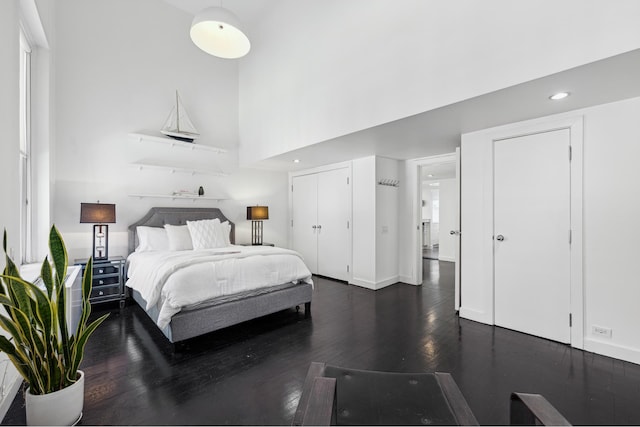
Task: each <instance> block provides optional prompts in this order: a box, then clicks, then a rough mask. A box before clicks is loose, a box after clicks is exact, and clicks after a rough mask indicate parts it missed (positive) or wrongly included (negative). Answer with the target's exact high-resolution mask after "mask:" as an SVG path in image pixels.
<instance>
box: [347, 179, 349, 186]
mask: <svg viewBox="0 0 640 427" xmlns="http://www.w3.org/2000/svg"><path fill="white" fill-rule="evenodd" d="M347 185H349V177H347Z"/></svg>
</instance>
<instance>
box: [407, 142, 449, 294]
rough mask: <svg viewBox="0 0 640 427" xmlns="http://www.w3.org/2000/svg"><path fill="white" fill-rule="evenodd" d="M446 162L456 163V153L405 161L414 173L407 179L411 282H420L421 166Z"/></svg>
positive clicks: (411, 172)
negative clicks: (409, 203)
mask: <svg viewBox="0 0 640 427" xmlns="http://www.w3.org/2000/svg"><path fill="white" fill-rule="evenodd" d="M446 163H454V164H455V163H456V153H455V152H453V153H447V154H440V155H437V156H431V157H421V158H418V159H411V160H409V161H407V169H409V170H408V171H407V172H408V173H409V174H414V173H415V177H412V178H413V179H407V186H408V187H409V188H408V189H407V191H408V193H407V194H411V195H412V196H411V199H412V202H413V203H412V208H411V223H410V227H411V230H412V233H411V241H410V242H409V244H410V245H411V252H410V257H411V258H410V259H411V265H410V269H411V272H412V277H411V278H410V280H409V283H411V284H418V285H420V284H422V227H421V223H422V219H421V213H420V211H421V209H422V203H421V200H422V194H421V173H420V172H421V168H422V167H423V166H433V165H439V164H446ZM414 227H415V228H414Z"/></svg>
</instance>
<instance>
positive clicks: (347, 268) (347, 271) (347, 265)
mask: <svg viewBox="0 0 640 427" xmlns="http://www.w3.org/2000/svg"><path fill="white" fill-rule="evenodd" d="M348 272H349V266H348V265H347V273H348Z"/></svg>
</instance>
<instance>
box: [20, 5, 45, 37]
mask: <svg viewBox="0 0 640 427" xmlns="http://www.w3.org/2000/svg"><path fill="white" fill-rule="evenodd" d="M18 4H19V5H20V6H19V7H20V9H19V10H20V26H21V27H22V29H23V31H24V32H25V35H26V37H27V40H28V41H29V44H31V45H32V46H33V45H35V46H38V47H41V48H44V49H49V41H48V40H47V35H46V33H45V31H44V27H43V26H42V20H41V19H40V13H39V12H38V7H37V5H36V2H35V0H20V1H19V2H18Z"/></svg>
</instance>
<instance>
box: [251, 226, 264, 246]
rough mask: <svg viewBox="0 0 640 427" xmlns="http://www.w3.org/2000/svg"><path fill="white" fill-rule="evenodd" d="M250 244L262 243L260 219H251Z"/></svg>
mask: <svg viewBox="0 0 640 427" xmlns="http://www.w3.org/2000/svg"><path fill="white" fill-rule="evenodd" d="M251 244H252V245H262V221H251Z"/></svg>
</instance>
